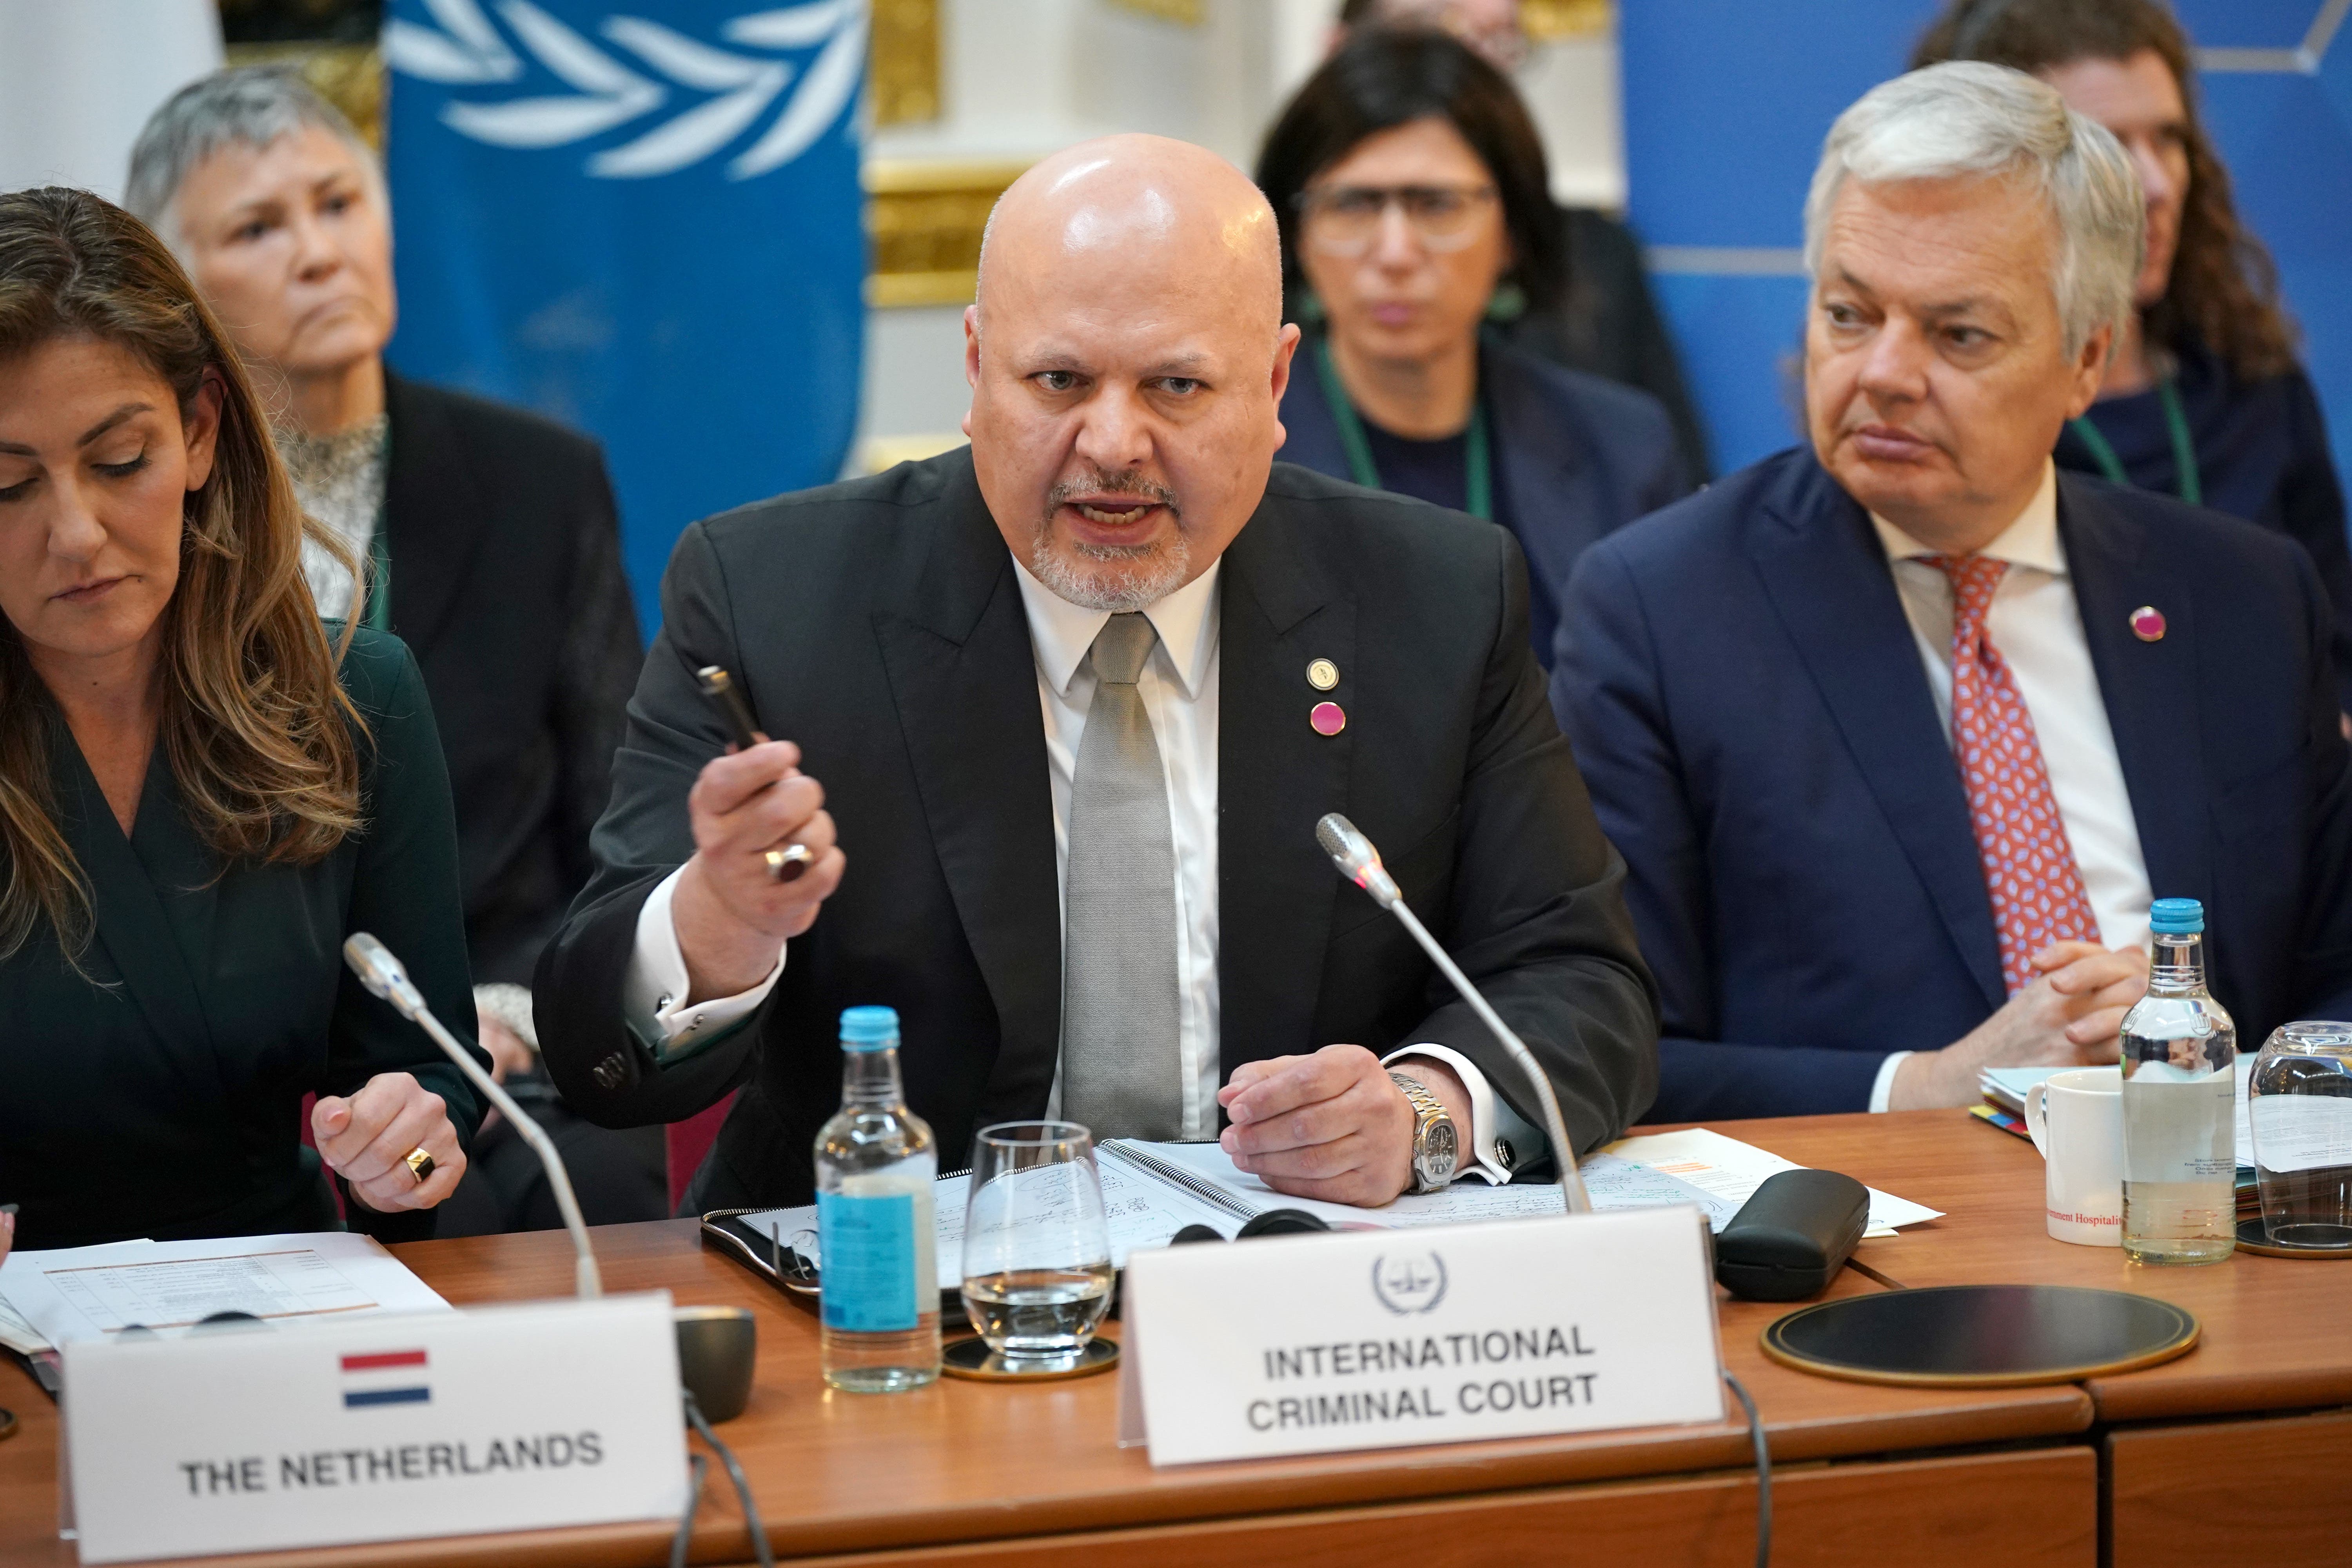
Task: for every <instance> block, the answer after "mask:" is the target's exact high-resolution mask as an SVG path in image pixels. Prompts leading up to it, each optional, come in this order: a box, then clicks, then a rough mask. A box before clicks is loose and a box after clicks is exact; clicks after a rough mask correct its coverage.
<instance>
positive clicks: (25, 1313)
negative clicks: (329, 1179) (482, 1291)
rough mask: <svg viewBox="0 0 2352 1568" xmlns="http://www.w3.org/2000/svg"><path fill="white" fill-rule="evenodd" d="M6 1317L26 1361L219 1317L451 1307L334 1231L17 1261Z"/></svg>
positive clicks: (384, 1256) (4, 1290) (1, 1271)
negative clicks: (127, 1332)
mask: <svg viewBox="0 0 2352 1568" xmlns="http://www.w3.org/2000/svg"><path fill="white" fill-rule="evenodd" d="M0 1309H5V1310H0V1334H5V1336H6V1342H7V1343H8V1344H9V1346H10V1348H12V1349H20V1350H24V1351H25V1352H26V1353H27V1354H31V1353H34V1352H37V1351H41V1350H47V1348H49V1347H50V1346H52V1345H62V1344H68V1343H71V1342H74V1341H76V1340H93V1339H102V1338H104V1337H106V1336H107V1335H109V1334H115V1333H120V1332H121V1331H123V1330H124V1329H127V1328H131V1327H134V1326H135V1327H139V1328H145V1329H151V1330H152V1331H155V1332H157V1333H159V1334H165V1335H171V1334H178V1333H184V1332H186V1331H188V1330H189V1329H190V1328H193V1327H194V1325H195V1324H197V1323H199V1322H201V1321H203V1320H205V1318H208V1317H211V1316H212V1315H213V1314H215V1313H216V1312H243V1313H246V1314H248V1315H249V1316H252V1317H255V1318H259V1319H262V1320H264V1321H274V1320H277V1319H283V1318H307V1317H317V1316H320V1315H322V1314H327V1313H360V1312H414V1311H432V1310H440V1311H447V1310H449V1303H448V1302H446V1301H445V1300H442V1299H441V1298H440V1296H439V1295H437V1294H436V1293H435V1291H434V1290H433V1289H432V1288H431V1287H429V1286H427V1285H426V1284H425V1281H424V1280H422V1279H418V1278H417V1277H416V1276H415V1275H414V1274H412V1273H410V1272H409V1271H408V1268H407V1267H406V1266H405V1265H404V1264H403V1263H401V1262H400V1261H399V1260H398V1259H397V1258H394V1257H393V1256H392V1254H391V1253H389V1252H386V1251H385V1250H384V1249H383V1247H381V1246H379V1245H378V1244H377V1243H376V1242H375V1241H374V1240H373V1239H372V1238H370V1237H364V1236H351V1235H345V1234H342V1233H340V1232H336V1233H320V1234H317V1235H301V1236H245V1237H231V1238H228V1239H226V1240H206V1241H119V1242H110V1243H107V1244H106V1245H104V1246H100V1247H60V1248H56V1249H54V1250H49V1251H39V1252H12V1253H10V1254H9V1255H8V1257H7V1258H6V1260H5V1262H0ZM12 1320H13V1321H12ZM25 1338H29V1339H31V1340H32V1341H33V1343H31V1344H29V1345H27V1344H22V1343H19V1341H20V1340H21V1339H25Z"/></svg>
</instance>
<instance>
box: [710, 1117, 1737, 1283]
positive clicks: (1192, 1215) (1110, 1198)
mask: <svg viewBox="0 0 2352 1568" xmlns="http://www.w3.org/2000/svg"><path fill="white" fill-rule="evenodd" d="M1095 1163H1096V1167H1097V1170H1098V1171H1099V1172H1100V1173H1101V1177H1102V1190H1103V1208H1104V1217H1105V1220H1106V1223H1107V1229H1108V1232H1109V1237H1110V1255H1111V1262H1112V1264H1113V1265H1114V1266H1115V1267H1119V1268H1124V1267H1125V1266H1126V1263H1127V1258H1128V1255H1129V1253H1131V1252H1135V1251H1139V1250H1141V1249H1144V1248H1147V1247H1164V1246H1166V1245H1167V1244H1168V1241H1169V1238H1170V1237H1172V1236H1174V1235H1175V1234H1176V1232H1178V1231H1179V1230H1181V1229H1183V1228H1184V1227H1185V1226H1188V1225H1204V1226H1208V1227H1209V1228H1210V1229H1212V1230H1213V1231H1215V1232H1216V1233H1217V1234H1218V1235H1220V1236H1223V1237H1231V1236H1232V1235H1233V1234H1234V1232H1235V1231H1237V1230H1239V1229H1240V1228H1241V1227H1242V1226H1243V1225H1244V1224H1246V1223H1247V1222H1248V1221H1250V1220H1251V1219H1254V1218H1255V1217H1256V1216H1257V1215H1261V1214H1264V1213H1265V1211H1267V1210H1268V1209H1278V1208H1295V1209H1304V1210H1306V1211H1307V1213H1309V1214H1312V1215H1318V1217H1320V1218H1321V1219H1323V1220H1324V1221H1325V1222H1326V1223H1328V1224H1329V1225H1330V1226H1332V1228H1334V1229H1336V1230H1390V1229H1396V1228H1400V1227H1410V1226H1429V1225H1462V1224H1465V1223H1470V1222H1474V1221H1479V1220H1507V1219H1529V1218H1542V1217H1546V1216H1549V1215H1557V1214H1559V1213H1560V1212H1561V1208H1560V1193H1559V1187H1558V1186H1557V1185H1554V1184H1549V1183H1533V1182H1530V1183H1526V1184H1512V1185H1508V1186H1501V1187H1494V1186H1488V1185H1487V1184H1486V1183H1484V1182H1456V1183H1455V1184H1453V1185H1452V1186H1450V1187H1447V1188H1445V1189H1444V1190H1443V1191H1441V1192H1434V1193H1424V1194H1406V1195H1405V1196H1402V1197H1400V1198H1398V1199H1397V1200H1396V1201H1394V1202H1393V1203H1390V1204H1387V1205H1382V1206H1381V1207H1379V1208H1358V1207H1355V1206H1354V1205H1349V1204H1335V1203H1326V1202H1323V1201H1321V1200H1318V1199H1315V1198H1297V1197H1291V1196H1289V1195H1288V1194H1283V1193H1277V1192H1276V1191H1275V1190H1274V1189H1273V1188H1271V1187H1269V1186H1267V1185H1266V1184H1265V1183H1264V1182H1262V1181H1260V1180H1258V1178H1257V1177H1255V1176H1253V1175H1249V1174H1247V1173H1244V1172H1243V1171H1242V1170H1241V1169H1240V1168H1239V1167H1238V1166H1236V1165H1235V1164H1234V1162H1233V1157H1232V1156H1231V1155H1229V1154H1227V1153H1226V1152H1224V1150H1223V1149H1222V1148H1221V1147H1219V1146H1218V1145H1217V1144H1214V1143H1146V1142H1137V1141H1132V1140H1129V1139H1124V1138H1114V1139H1112V1140H1110V1141H1109V1142H1106V1143H1104V1144H1102V1145H1100V1146H1099V1147H1098V1148H1097V1151H1096V1162H1095ZM1580 1170H1581V1171H1582V1173H1583V1174H1584V1180H1585V1187H1586V1190H1587V1191H1588V1192H1589V1193H1591V1196H1592V1203H1593V1206H1594V1207H1595V1208H1601V1209H1626V1208H1659V1207H1665V1206H1668V1205H1675V1204H1688V1205H1692V1206H1694V1207H1696V1208H1697V1209H1698V1210H1699V1211H1700V1212H1702V1213H1703V1214H1705V1215H1706V1216H1707V1219H1708V1223H1709V1224H1710V1225H1711V1226H1713V1227H1714V1228H1715V1229H1717V1230H1720V1229H1722V1228H1723V1226H1724V1222H1725V1221H1727V1220H1728V1219H1729V1218H1730V1217H1731V1215H1732V1214H1733V1213H1734V1212H1735V1211H1737V1209H1738V1206H1739V1205H1738V1204H1737V1203H1727V1202H1726V1201H1725V1200H1724V1199H1723V1198H1721V1197H1720V1196H1718V1195H1717V1194H1714V1193H1712V1192H1709V1191H1707V1190H1706V1189H1705V1188H1704V1187H1702V1186H1699V1185H1696V1184H1692V1183H1690V1182H1686V1181H1684V1180H1683V1179H1681V1178H1680V1177H1679V1176H1676V1175H1675V1174H1673V1173H1668V1172H1664V1171H1657V1170H1652V1169H1650V1168H1648V1167H1645V1166H1643V1165H1641V1164H1638V1163H1634V1162H1633V1161H1629V1160H1624V1159H1621V1158H1619V1157H1617V1156H1615V1155H1613V1154H1608V1153H1596V1154H1594V1155H1592V1156H1591V1158H1590V1159H1588V1160H1587V1161H1586V1162H1585V1163H1583V1164H1582V1165H1581V1166H1580ZM970 1199H971V1175H970V1173H956V1174H954V1175H950V1176H942V1177H940V1183H939V1187H938V1190H937V1192H936V1193H935V1194H934V1196H933V1213H934V1215H936V1222H937V1225H938V1247H937V1249H936V1256H937V1258H938V1260H939V1263H938V1267H939V1276H940V1278H939V1285H940V1289H942V1290H953V1289H958V1288H959V1287H960V1286H961V1285H962V1283H963V1227H964V1209H965V1206H966V1205H967V1204H968V1203H969V1202H970ZM735 1217H736V1218H737V1220H738V1221H739V1222H740V1223H741V1224H742V1225H745V1226H749V1227H751V1229H752V1230H754V1231H756V1232H758V1233H759V1234H760V1235H761V1236H764V1237H769V1238H771V1239H772V1241H774V1242H775V1243H776V1244H777V1245H778V1246H780V1247H789V1248H791V1249H792V1250H793V1251H794V1252H797V1253H799V1254H800V1255H801V1256H802V1257H803V1258H806V1259H807V1260H808V1261H809V1262H810V1263H811V1264H814V1265H816V1266H817V1267H818V1268H820V1270H821V1269H822V1268H823V1260H822V1258H820V1256H819V1252H818V1247H817V1224H816V1208H815V1205H800V1206H799V1207H795V1208H784V1209H765V1210H761V1211H760V1212H758V1213H755V1214H746V1215H737V1216H735ZM1053 1217H1054V1216H1052V1215H1047V1214H1045V1213H1043V1212H1041V1213H1040V1214H1038V1215H1036V1216H1035V1218H1034V1221H1033V1222H1032V1223H1035V1224H1037V1225H1040V1226H1043V1225H1045V1224H1048V1223H1051V1222H1052V1220H1053Z"/></svg>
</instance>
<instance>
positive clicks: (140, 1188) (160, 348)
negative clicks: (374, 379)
mask: <svg viewBox="0 0 2352 1568" xmlns="http://www.w3.org/2000/svg"><path fill="white" fill-rule="evenodd" d="M306 540H311V541H317V542H320V544H321V545H322V546H323V547H325V548H327V549H329V550H330V551H331V550H332V549H333V548H334V546H333V544H332V542H331V540H328V539H327V538H326V537H325V536H324V534H323V532H322V531H320V529H319V528H318V527H317V525H316V524H314V523H310V522H308V521H306V520H305V519H304V517H303V515H302V513H301V510H300V509H299V507H298V506H297V504H296V502H295V499H294V492H293V489H292V487H291V486H290V485H289V483H288V480H287V478H286V473H285V469H284V468H283V467H282V466H281V465H280V464H279V462H278V456H277V453H276V451H275V450H274V449H273V447H271V444H270V440H269V434H268V425H267V423H266V422H265V420H264V418H263V416H262V413H261V405H260V403H259V400H258V399H257V396H256V395H255V392H254V389H253V386H252V384H251V382H250V381H249V380H248V378H247V374H246V371H245V369H244V367H243V364H242V363H241V361H240V360H239V358H238V356H237V354H236V351H235V350H234V349H233V348H231V347H230V346H229V343H228V342H227V339H226V334H225V333H224V332H223V331H222V330H221V327H220V325H219V323H218V321H216V320H215V318H214V316H213V314H212V312H211V311H210V310H207V309H206V308H205V304H204V302H203V301H202V300H199V299H198V298H197V296H196V292H195V289H194V286H193V285H192V284H191V283H190V282H189V281H188V279H187V276H186V275H185V274H184V272H182V271H181V269H180V268H179V266H178V264H177V263H176V262H174V261H173V258H172V256H171V254H170V252H168V251H167V250H166V249H165V248H164V247H163V246H162V245H161V244H160V243H159V242H158V241H157V240H156V238H155V237H154V236H153V235H152V234H151V233H149V232H148V231H147V230H146V229H145V228H144V227H142V226H141V225H140V224H139V223H138V222H137V221H136V220H134V219H132V218H131V217H130V216H128V215H127V214H125V213H123V212H121V211H120V210H119V209H117V208H115V207H112V206H110V205H107V204H106V203H104V202H102V201H100V200H99V199H98V198H97V197H95V196H92V195H88V194H87V193H84V192H80V191H68V190H62V189H55V188H51V189H43V190H34V191H25V192H18V193H16V194H14V195H5V196H0V1019H5V1020H6V1023H5V1027H0V1194H5V1196H6V1197H7V1198H8V1199H10V1200H11V1201H14V1202H16V1203H17V1204H19V1205H21V1209H20V1212H19V1214H18V1215H17V1228H16V1234H15V1237H14V1239H15V1241H16V1243H17V1244H19V1245H26V1246H34V1247H60V1246H69V1245H77V1244H80V1243H88V1242H98V1241H108V1240H117V1239H122V1238H127V1237H155V1238H158V1239H164V1238H171V1237H206V1236H227V1235H241V1234H257V1233H267V1232H274V1231H300V1230H320V1229H327V1228H331V1227H332V1226H334V1224H335V1207H334V1204H333V1202H332V1200H331V1194H330V1193H329V1190H328V1185H327V1183H326V1182H325V1181H324V1180H323V1179H322V1178H321V1173H320V1159H321V1157H323V1159H324V1162H325V1164H326V1166H327V1167H328V1168H329V1169H330V1170H331V1171H332V1172H333V1173H334V1175H335V1178H336V1180H337V1181H338V1182H339V1183H341V1184H342V1187H343V1191H344V1193H345V1194H346V1196H347V1197H348V1199H349V1200H350V1201H349V1205H348V1208H349V1213H350V1216H351V1219H352V1223H353V1224H355V1225H356V1226H360V1227H361V1228H362V1229H366V1230H369V1231H371V1232H373V1233H375V1234H378V1235H381V1236H383V1237H387V1238H399V1237H415V1236H419V1235H429V1234H430V1233H431V1225H432V1220H431V1215H430V1214H429V1212H427V1211H430V1210H431V1209H432V1208H433V1207H434V1206H435V1205H437V1204H439V1203H440V1202H441V1200H442V1199H444V1198H446V1197H447V1196H448V1195H449V1194H450V1192H451V1191H452V1190H453V1189H454V1188H455V1187H456V1186H457V1181H458V1178H459V1176H460V1175H461V1174H462V1173H464V1171H465V1168H466V1145H467V1139H468V1138H470V1136H471V1134H472V1131H473V1129H474V1126H475V1124H476V1122H477V1121H478V1116H479V1111H478V1107H477V1105H476V1103H475V1100H474V1099H473V1095H472V1091H471V1090H470V1089H468V1088H467V1085H466V1083H465V1082H464V1080H463V1079H462V1078H461V1077H460V1076H459V1074H458V1072H457V1068H455V1067H454V1066H453V1065H452V1064H450V1063H449V1062H448V1061H446V1060H445V1059H443V1058H441V1057H440V1055H439V1054H438V1053H437V1052H436V1051H435V1050H434V1049H433V1047H432V1045H431V1043H430V1042H429V1041H428V1040H426V1039H425V1037H424V1036H422V1035H421V1034H419V1033H417V1032H416V1031H415V1029H414V1028H413V1027H411V1026H409V1025H407V1024H406V1023H404V1022H403V1021H402V1020H401V1018H400V1017H399V1016H398V1015H396V1014H395V1013H394V1012H393V1010H392V1009H391V1007H390V1006H388V1005H386V1004H384V1003H383V1002H381V1001H378V1000H376V999H374V998H373V997H371V996H369V995H368V994H367V993H366V991H365V990H364V989H363V988H362V986H361V985H360V984H359V982H358V981H357V980H356V979H355V978H354V977H352V975H351V974H349V973H346V972H345V970H344V967H343V964H342V961H341V952H340V950H341V944H342V942H343V940H344V939H345V938H346V937H347V936H349V935H350V934H352V932H354V931H373V932H374V933H375V934H376V935H377V936H379V937H380V938H382V939H383V941H384V942H386V943H387V944H388V945H389V946H390V947H391V948H392V949H393V951H394V952H397V953H399V954H400V955H401V957H402V958H404V960H405V961H406V962H407V965H408V969H409V973H410V974H411V975H412V976H413V977H414V978H415V981H416V983H417V984H418V985H419V986H420V987H421V988H422V989H423V990H424V992H425V995H426V997H427V998H428V999H429V1000H430V1001H431V1003H432V1004H433V1005H434V1007H435V1008H436V1010H437V1011H438V1012H440V1013H441V1014H442V1015H443V1016H446V1017H447V1018H449V1019H451V1020H452V1021H462V1020H464V1019H466V1018H467V1017H468V1016H469V1010H468V1009H467V968H466V952H465V937H464V925H463V921H462V917H461V914H460V910H459V905H458V900H457V840H456V835H455V833H454V831H453V829H452V826H451V820H450V806H449V786H448V780H447V777H446V774H445V773H444V772H443V770H442V765H441V753H440V748H439V745H438V743H437V742H436V739H435V737H434V733H433V721H432V714H431V710H430V709H429V708H428V706H427V704H426V701H425V692H424V689H423V685H422V682H421V681H420V680H419V679H418V676H417V672H416V666H415V661H414V660H412V659H411V658H409V655H408V650H407V649H406V648H405V647H403V646H402V644H401V643H400V642H399V641H398V639H396V638H394V637H391V636H389V635H387V634H383V633H379V632H373V631H370V630H367V629H364V628H362V627H358V626H354V625H352V624H351V623H349V622H344V623H341V624H333V623H329V624H322V623H321V622H320V619H319V617H318V615H317V613H316V611H315V609H314V608H313V606H312V602H311V598H310V592H309V589H308V588H307V586H306V585H305V583H304V580H303V574H302V568H301V559H300V557H301V550H302V547H303V544H304V542H305V541H306ZM306 1094H315V1095H317V1096H318V1097H319V1098H318V1101H317V1104H316V1105H315V1107H314V1108H313V1110H312V1112H311V1116H310V1131H311V1132H312V1134H313V1136H314V1137H315V1139H316V1141H317V1145H318V1148H317V1152H316V1153H313V1152H311V1151H310V1150H309V1149H306V1148H304V1147H303V1146H302V1144H301V1142H299V1132H300V1125H299V1106H300V1104H301V1101H302V1099H303V1097H304V1096H305V1095H306Z"/></svg>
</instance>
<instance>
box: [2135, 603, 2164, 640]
mask: <svg viewBox="0 0 2352 1568" xmlns="http://www.w3.org/2000/svg"><path fill="white" fill-rule="evenodd" d="M2131 629H2132V636H2134V637H2137V638H2139V640H2140V641H2142V642H2158V641H2160V640H2161V639H2162V638H2163V637H2164V612H2163V611H2162V610H2159V609H2158V608H2157V607H2156V606H2155V605H2141V606H2140V607H2139V608H2138V609H2137V610H2134V611H2133V612H2132V613H2131Z"/></svg>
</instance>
